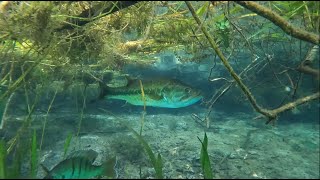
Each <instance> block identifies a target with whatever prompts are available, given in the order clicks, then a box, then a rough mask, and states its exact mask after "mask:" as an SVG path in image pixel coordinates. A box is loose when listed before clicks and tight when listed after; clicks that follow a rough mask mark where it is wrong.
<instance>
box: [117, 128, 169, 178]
mask: <svg viewBox="0 0 320 180" xmlns="http://www.w3.org/2000/svg"><path fill="white" fill-rule="evenodd" d="M123 125H124V126H126V127H127V128H128V129H129V130H130V131H131V132H132V133H133V134H134V135H135V136H136V137H137V139H138V141H139V142H140V143H141V144H142V146H143V147H144V149H145V151H146V152H147V154H148V156H149V159H150V161H151V163H152V165H153V168H154V170H155V171H156V178H157V179H163V174H162V159H161V156H160V154H158V159H156V157H155V155H154V153H153V151H152V149H151V148H150V146H149V144H148V143H147V142H146V141H145V140H144V139H143V137H142V136H140V135H139V134H138V133H137V132H136V131H135V130H134V129H132V128H131V127H129V126H127V125H126V124H124V123H123Z"/></svg>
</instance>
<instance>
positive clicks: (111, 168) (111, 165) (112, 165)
mask: <svg viewBox="0 0 320 180" xmlns="http://www.w3.org/2000/svg"><path fill="white" fill-rule="evenodd" d="M116 166H117V158H116V156H115V157H113V158H110V159H109V160H107V161H106V162H105V163H103V167H104V169H103V171H104V172H103V173H104V175H105V176H106V177H108V178H112V179H113V178H117V177H118V172H117V169H116Z"/></svg>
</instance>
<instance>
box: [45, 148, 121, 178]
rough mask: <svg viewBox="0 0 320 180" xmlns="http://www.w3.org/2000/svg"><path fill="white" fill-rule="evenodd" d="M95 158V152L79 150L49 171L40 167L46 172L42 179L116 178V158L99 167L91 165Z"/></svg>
mask: <svg viewBox="0 0 320 180" xmlns="http://www.w3.org/2000/svg"><path fill="white" fill-rule="evenodd" d="M97 156H98V153H97V152H96V151H93V150H81V151H76V152H74V153H73V154H71V155H70V156H68V157H67V158H66V159H65V160H63V161H61V162H60V163H59V164H57V165H56V166H55V167H54V168H53V169H52V170H50V171H49V170H48V169H47V168H46V167H44V166H43V165H42V167H43V168H44V170H45V171H46V172H47V175H46V177H45V178H44V179H89V178H98V177H101V176H107V177H108V178H116V177H115V176H116V170H115V165H116V158H115V157H114V158H111V159H110V160H108V161H106V162H105V163H103V164H102V165H101V166H95V165H92V163H93V162H94V160H95V159H96V158H97Z"/></svg>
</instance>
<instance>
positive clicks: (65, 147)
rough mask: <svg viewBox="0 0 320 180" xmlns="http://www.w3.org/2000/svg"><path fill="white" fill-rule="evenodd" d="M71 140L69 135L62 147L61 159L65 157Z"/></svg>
mask: <svg viewBox="0 0 320 180" xmlns="http://www.w3.org/2000/svg"><path fill="white" fill-rule="evenodd" d="M71 139H72V133H69V134H68V137H67V139H66V141H65V143H64V146H63V148H64V153H63V158H65V157H66V154H67V151H68V149H69V147H70V142H71Z"/></svg>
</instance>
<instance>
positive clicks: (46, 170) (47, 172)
mask: <svg viewBox="0 0 320 180" xmlns="http://www.w3.org/2000/svg"><path fill="white" fill-rule="evenodd" d="M40 166H41V167H42V169H43V170H44V171H45V172H46V175H48V174H49V173H50V171H49V169H48V168H47V167H45V166H44V165H43V164H42V163H41V164H40Z"/></svg>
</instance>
